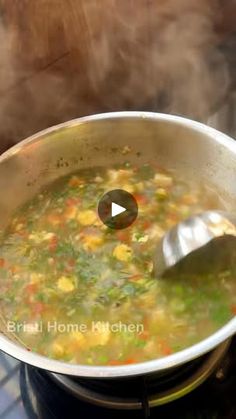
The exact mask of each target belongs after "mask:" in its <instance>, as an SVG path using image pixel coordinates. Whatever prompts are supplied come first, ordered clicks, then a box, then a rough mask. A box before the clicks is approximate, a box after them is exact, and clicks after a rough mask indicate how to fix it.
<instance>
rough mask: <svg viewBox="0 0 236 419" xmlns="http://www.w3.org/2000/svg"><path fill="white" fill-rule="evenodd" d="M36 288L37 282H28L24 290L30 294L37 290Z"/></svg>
mask: <svg viewBox="0 0 236 419" xmlns="http://www.w3.org/2000/svg"><path fill="white" fill-rule="evenodd" d="M37 288H38V284H36V283H35V284H28V285H26V287H25V291H26V293H27V294H28V295H32V294H35V292H36V291H37Z"/></svg>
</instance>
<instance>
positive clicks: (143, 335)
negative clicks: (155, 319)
mask: <svg viewBox="0 0 236 419" xmlns="http://www.w3.org/2000/svg"><path fill="white" fill-rule="evenodd" d="M149 337H150V333H149V332H148V331H147V330H144V331H143V332H142V333H140V335H139V338H140V339H141V340H148V339H149Z"/></svg>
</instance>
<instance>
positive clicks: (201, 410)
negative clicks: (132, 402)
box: [20, 337, 236, 419]
mask: <svg viewBox="0 0 236 419" xmlns="http://www.w3.org/2000/svg"><path fill="white" fill-rule="evenodd" d="M218 349H219V348H218ZM225 349H226V348H225ZM215 352H216V351H213V354H215ZM218 354H219V353H218ZM210 355H211V354H208V355H205V356H204V357H203V358H204V360H205V361H204V362H203V358H202V359H201V360H196V361H195V362H193V363H190V364H189V366H188V368H187V369H186V368H185V366H183V367H182V368H179V371H178V370H175V371H173V370H172V373H171V375H169V377H167V375H166V374H163V375H162V376H159V379H158V383H157V377H156V376H152V377H148V379H147V378H144V379H143V381H142V391H140V399H139V401H140V403H142V409H135V410H129V409H126V410H119V409H111V408H105V407H101V406H97V405H95V404H94V403H86V402H85V401H83V400H81V398H79V397H78V395H76V396H75V395H74V394H73V393H72V392H71V391H68V389H66V391H65V387H64V385H62V384H61V383H60V384H59V385H58V381H57V380H55V377H52V374H50V373H48V372H46V371H44V370H39V369H38V368H35V367H32V366H29V365H25V364H23V363H22V364H21V370H20V389H21V396H22V400H23V403H24V407H25V409H26V412H27V415H28V417H29V418H30V419H37V418H40V419H64V418H65V417H67V416H68V415H69V416H70V414H69V413H70V412H73V414H72V416H74V412H76V417H77V418H78V419H80V418H81V419H85V418H91V417H96V419H111V418H112V419H120V418H122V419H126V418H127V419H144V418H150V419H156V418H157V417H158V418H159V419H173V418H181V419H200V418H201V419H235V418H236V337H234V338H233V339H232V341H231V344H230V346H229V348H228V350H227V352H226V353H225V355H224V356H223V348H222V356H223V359H222V357H221V356H220V357H219V358H218V357H216V358H215V361H216V359H217V358H218V362H216V363H215V367H213V364H212V368H213V369H214V370H212V371H211V374H210V376H209V377H208V378H207V379H206V380H205V381H204V382H203V383H202V385H200V386H199V383H198V388H195V390H193V391H191V392H190V390H192V387H191V386H190V387H191V388H190V387H188V391H189V394H186V395H184V394H185V393H181V394H179V397H180V396H183V397H180V398H179V399H177V400H175V401H172V402H171V403H166V404H163V405H159V406H157V407H152V408H150V406H149V403H148V402H149V401H150V387H151V388H152V389H154V388H156V389H157V387H158V385H160V383H162V385H164V384H163V383H164V382H166V384H165V385H166V386H167V384H168V383H170V382H171V379H172V383H173V379H177V377H178V376H180V375H181V376H182V377H183V376H184V372H183V371H184V370H185V374H186V376H185V378H186V377H187V376H188V377H189V379H190V377H191V374H193V373H194V371H195V372H196V370H198V371H199V369H200V368H201V367H200V365H201V366H203V364H204V365H206V363H208V361H209V356H210ZM210 358H211V356H210ZM211 359H212V358H211ZM206 370H207V369H206ZM206 370H205V371H206ZM208 371H209V370H208ZM200 376H201V377H202V375H201V374H200ZM137 378H138V377H136V378H135V379H134V381H135V380H137ZM71 380H72V381H74V380H73V379H72V378H71ZM149 380H150V381H149ZM79 381H80V382H81V380H79ZM84 381H86V382H87V384H88V380H83V383H80V385H81V386H84V385H85V384H84ZM113 381H114V380H109V382H108V384H107V383H106V382H105V383H104V380H102V381H101V382H100V384H101V386H100V389H99V391H100V392H101V388H103V392H107V391H109V394H113V395H114V394H115V395H116V396H119V397H121V398H122V397H123V398H126V397H127V395H128V393H129V397H130V393H133V394H134V393H135V391H136V390H135V389H132V391H131V392H130V388H129V386H130V385H131V384H130V383H129V385H128V383H127V384H126V388H125V389H123V388H122V389H120V390H119V388H120V387H119V386H120V385H118V386H117V387H116V386H114V385H112V382H113ZM177 381H178V380H177ZM190 381H191V380H190ZM89 383H90V386H89V387H91V386H92V387H93V386H95V388H94V390H96V391H97V392H98V387H97V382H96V380H95V383H94V380H92V382H91V381H90V380H89ZM114 383H115V381H114ZM139 383H140V385H141V379H140V378H139ZM151 383H152V385H151ZM132 385H133V384H132ZM152 386H153V387H152ZM155 386H156V387H155ZM136 388H137V387H136ZM118 390H119V391H120V392H119V393H116V392H117V391H118ZM128 390H129V391H128ZM139 390H141V388H140V387H139ZM162 390H163V387H162ZM125 392H126V393H127V394H126V395H124V393H125ZM145 392H146V394H145ZM98 393H99V392H98ZM135 396H136V398H137V394H136V395H135ZM123 401H124V400H123Z"/></svg>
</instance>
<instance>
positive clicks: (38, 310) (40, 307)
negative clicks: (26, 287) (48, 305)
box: [33, 301, 45, 314]
mask: <svg viewBox="0 0 236 419" xmlns="http://www.w3.org/2000/svg"><path fill="white" fill-rule="evenodd" d="M44 310H45V304H43V303H41V302H40V301H39V302H37V303H34V306H33V311H34V313H35V314H41V313H42V312H43V311H44Z"/></svg>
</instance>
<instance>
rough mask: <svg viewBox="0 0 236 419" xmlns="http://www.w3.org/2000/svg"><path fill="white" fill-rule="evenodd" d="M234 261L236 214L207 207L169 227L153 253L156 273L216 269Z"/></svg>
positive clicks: (184, 272)
mask: <svg viewBox="0 0 236 419" xmlns="http://www.w3.org/2000/svg"><path fill="white" fill-rule="evenodd" d="M234 263H235V264H236V216H235V215H232V214H228V213H227V212H223V211H206V212H203V213H201V214H198V215H195V216H192V217H189V218H187V219H186V220H184V221H182V222H180V223H178V224H176V225H175V226H174V227H173V228H171V229H170V230H169V231H168V232H167V233H166V234H165V235H164V237H163V238H162V240H161V241H160V242H159V244H158V246H157V248H156V252H155V257H154V274H155V276H156V277H160V276H166V275H169V274H172V273H174V274H176V273H181V274H188V273H202V274H203V273H205V272H215V271H219V270H222V269H227V268H229V266H232V264H234Z"/></svg>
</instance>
